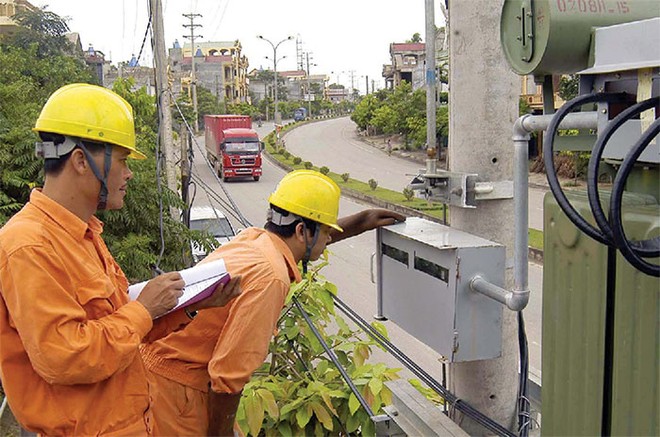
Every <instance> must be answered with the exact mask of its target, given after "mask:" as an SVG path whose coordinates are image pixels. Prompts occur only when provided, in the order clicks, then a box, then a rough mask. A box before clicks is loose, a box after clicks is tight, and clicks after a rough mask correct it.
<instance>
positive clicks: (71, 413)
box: [0, 84, 239, 436]
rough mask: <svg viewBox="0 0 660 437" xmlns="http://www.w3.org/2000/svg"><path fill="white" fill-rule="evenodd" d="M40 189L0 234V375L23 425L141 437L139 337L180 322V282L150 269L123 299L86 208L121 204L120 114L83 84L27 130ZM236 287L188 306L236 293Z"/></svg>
mask: <svg viewBox="0 0 660 437" xmlns="http://www.w3.org/2000/svg"><path fill="white" fill-rule="evenodd" d="M34 130H35V131H36V132H38V133H39V135H40V137H41V140H42V141H41V142H40V143H37V150H38V153H39V154H40V155H41V156H43V157H44V158H45V163H44V174H45V181H44V186H43V188H42V189H35V190H33V191H32V193H31V194H30V201H29V202H28V203H27V204H26V205H25V206H24V207H23V209H21V210H20V211H19V212H18V213H17V214H16V215H14V217H12V218H11V219H10V220H9V221H8V222H7V223H6V224H5V226H4V227H3V228H2V229H0V295H1V296H2V299H0V378H1V379H2V385H3V388H4V391H5V394H6V395H7V399H8V401H9V406H10V408H11V410H12V412H13V413H14V415H15V416H16V418H17V419H18V422H19V423H20V424H21V426H22V427H24V428H25V429H27V430H30V431H32V432H36V433H40V434H43V435H48V436H56V435H101V434H102V435H106V434H112V435H117V436H120V435H147V434H151V432H152V426H153V419H152V413H151V410H150V398H151V397H152V396H153V395H152V392H151V390H150V387H149V385H148V381H147V377H146V370H145V368H144V366H143V364H142V361H141V359H140V354H139V353H138V347H139V344H140V343H141V342H142V341H148V340H150V339H154V338H158V337H160V336H162V335H165V334H167V333H170V332H172V331H173V330H176V329H179V328H180V327H182V326H184V325H186V324H187V323H189V321H190V318H189V317H188V316H187V315H186V314H185V313H184V311H177V312H173V313H172V314H170V315H168V316H165V317H162V318H160V319H158V322H155V321H154V319H156V318H157V317H159V316H162V315H163V314H165V313H166V312H167V311H169V310H170V309H171V308H173V307H174V306H175V304H176V303H177V299H178V298H179V297H180V296H181V294H182V289H183V286H184V281H183V279H182V278H181V275H180V274H179V273H177V272H172V273H165V274H162V275H160V276H158V277H156V278H154V279H153V280H151V281H149V283H148V284H147V285H146V286H145V287H144V290H143V291H142V293H141V294H140V295H139V296H138V298H137V300H136V301H133V302H129V298H128V294H127V290H128V281H127V279H126V277H125V276H124V273H123V272H122V270H121V268H120V267H119V266H118V265H117V263H116V262H115V260H114V259H113V257H112V255H111V254H110V252H109V251H108V249H107V247H106V245H105V243H104V242H103V239H102V238H101V232H102V231H103V224H102V223H101V221H100V220H98V219H97V218H96V217H95V216H94V213H95V212H96V210H103V209H106V210H112V209H119V208H121V207H122V206H123V205H124V196H126V192H127V191H126V190H127V187H128V181H129V180H130V179H131V178H132V176H133V173H132V172H131V171H130V170H129V168H128V166H127V162H126V161H127V159H128V158H137V159H141V158H144V155H143V154H142V153H140V152H139V151H138V150H137V149H136V148H135V129H134V122H133V113H132V108H131V106H130V105H129V104H128V102H126V101H125V100H124V99H122V98H121V97H120V96H119V95H117V94H115V93H113V92H112V91H110V90H107V89H105V88H101V87H97V86H94V85H88V84H72V85H67V86H65V87H62V88H60V89H59V90H57V91H56V92H55V93H54V94H53V95H52V96H51V97H50V99H49V100H48V102H47V103H46V104H45V106H44V107H43V109H42V111H41V114H40V115H39V118H38V120H37V122H36V127H35V128H34ZM237 283H238V281H235V282H234V283H230V285H228V286H226V287H224V289H218V290H217V292H216V293H215V295H214V297H213V298H211V299H209V300H206V301H204V302H203V303H201V305H198V306H197V307H196V308H192V310H195V309H202V308H207V307H209V306H218V305H223V304H226V302H227V301H228V300H229V299H231V298H232V297H235V295H237V294H238V292H239V289H238V287H237Z"/></svg>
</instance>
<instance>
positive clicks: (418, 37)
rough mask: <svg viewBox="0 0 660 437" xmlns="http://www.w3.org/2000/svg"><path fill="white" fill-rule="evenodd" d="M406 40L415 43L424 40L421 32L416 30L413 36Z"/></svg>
mask: <svg viewBox="0 0 660 437" xmlns="http://www.w3.org/2000/svg"><path fill="white" fill-rule="evenodd" d="M406 42H408V43H413V44H416V43H420V42H422V36H421V35H420V34H419V32H415V33H413V36H412V37H411V38H410V39H409V40H407V41H406Z"/></svg>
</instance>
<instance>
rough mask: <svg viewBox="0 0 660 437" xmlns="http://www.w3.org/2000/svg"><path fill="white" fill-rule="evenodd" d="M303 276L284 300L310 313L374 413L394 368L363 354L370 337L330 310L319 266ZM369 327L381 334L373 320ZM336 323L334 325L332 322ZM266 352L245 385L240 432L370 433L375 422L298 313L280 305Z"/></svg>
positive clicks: (386, 398) (330, 291) (387, 397)
mask: <svg viewBox="0 0 660 437" xmlns="http://www.w3.org/2000/svg"><path fill="white" fill-rule="evenodd" d="M323 261H324V262H323V263H322V264H321V266H319V267H316V268H314V269H313V270H312V271H311V272H308V273H307V274H306V275H304V276H303V280H302V281H301V282H300V283H298V284H294V285H293V286H292V287H291V291H290V293H289V296H288V297H287V306H289V307H291V306H292V305H293V303H292V302H291V301H292V300H293V297H294V296H295V299H296V300H297V302H298V303H299V305H300V306H301V307H303V308H304V309H305V311H306V312H307V313H308V314H309V317H310V319H311V322H312V324H313V325H314V326H315V329H316V330H317V331H318V332H319V333H320V334H321V336H322V337H324V338H325V339H326V341H327V342H328V346H329V347H330V348H331V349H333V350H334V351H335V353H336V354H337V358H338V359H339V361H340V363H341V365H342V366H343V367H344V369H346V372H347V373H348V375H349V377H350V378H351V379H352V380H353V381H354V384H355V386H356V387H357V389H358V390H359V391H360V393H362V395H363V396H364V399H365V400H366V402H368V404H369V406H370V407H371V409H372V410H373V412H374V413H376V414H379V413H381V412H382V408H383V407H384V406H386V405H390V404H391V403H392V393H391V391H390V390H389V389H388V388H387V386H386V385H385V382H387V381H391V380H395V379H398V378H399V375H398V371H399V369H393V368H388V367H387V365H385V364H384V363H372V360H370V359H369V358H370V357H371V355H372V348H373V347H375V342H374V341H373V340H370V339H369V338H368V337H366V338H365V335H364V333H362V332H361V331H357V330H353V329H352V328H351V327H350V326H349V325H348V323H347V322H346V321H345V320H344V319H343V318H342V317H341V316H340V315H339V314H338V312H337V311H336V309H335V304H334V299H333V297H332V296H333V295H336V294H337V287H336V286H335V285H334V284H332V283H330V282H328V281H327V280H326V279H325V278H324V277H323V276H321V275H320V274H319V273H318V271H319V270H320V269H321V268H322V267H323V266H324V265H326V264H327V263H328V260H327V258H326V257H325V256H324V259H323ZM372 326H373V327H374V328H375V329H376V330H377V331H379V332H380V333H381V334H382V335H384V336H387V330H386V328H385V326H384V325H382V324H381V323H380V322H372ZM335 327H336V328H335ZM269 351H270V354H269V355H268V358H267V361H266V362H265V363H264V365H263V366H262V367H261V368H260V369H258V370H257V371H256V372H255V374H254V376H253V377H252V378H251V379H250V381H249V382H248V383H247V384H246V385H245V388H244V389H243V394H242V396H241V403H240V406H239V408H238V411H237V412H236V422H237V423H238V426H239V427H240V428H241V431H242V432H243V434H244V435H246V436H264V435H266V436H291V435H294V436H313V435H315V436H330V435H343V436H349V435H350V436H365V437H366V436H373V435H375V434H376V430H375V429H374V423H373V421H372V420H371V418H370V417H369V415H368V413H367V412H366V411H365V409H363V408H360V404H359V402H358V400H357V398H356V397H355V395H354V394H353V392H352V391H351V389H350V388H349V387H348V385H346V383H345V382H344V380H343V379H342V377H341V374H340V373H339V372H338V371H337V368H336V366H335V365H334V363H333V362H332V361H331V360H330V358H328V357H327V355H326V354H325V353H324V349H323V347H322V346H321V343H320V342H319V341H318V340H317V339H316V337H315V335H314V334H313V333H312V329H311V328H310V326H309V325H308V324H307V322H306V321H305V319H304V318H303V316H302V315H301V313H300V312H299V311H297V310H295V309H294V310H292V311H289V310H288V309H285V310H284V311H283V312H282V316H281V317H280V323H279V326H278V330H277V335H276V336H275V338H273V340H272V341H271V344H270V350H269Z"/></svg>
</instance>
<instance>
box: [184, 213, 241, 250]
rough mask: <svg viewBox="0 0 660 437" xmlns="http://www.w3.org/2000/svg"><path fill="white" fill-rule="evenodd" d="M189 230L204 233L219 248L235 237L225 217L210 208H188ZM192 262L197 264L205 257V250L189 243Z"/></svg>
mask: <svg viewBox="0 0 660 437" xmlns="http://www.w3.org/2000/svg"><path fill="white" fill-rule="evenodd" d="M190 229H192V230H195V231H205V232H208V233H209V234H211V235H213V237H215V240H216V241H217V242H218V245H219V246H222V245H223V244H224V243H227V242H228V241H229V240H230V239H231V238H232V237H234V236H235V235H236V231H234V228H233V227H232V225H231V223H230V222H229V220H228V219H227V217H226V216H225V215H224V214H223V213H222V212H221V211H219V210H218V209H217V208H214V207H212V206H194V207H192V208H190ZM191 248H192V256H193V261H194V262H195V263H198V262H199V261H201V260H202V259H204V257H205V256H206V255H208V253H207V251H206V249H205V248H203V247H200V246H199V245H198V244H197V243H196V242H194V241H193V242H191Z"/></svg>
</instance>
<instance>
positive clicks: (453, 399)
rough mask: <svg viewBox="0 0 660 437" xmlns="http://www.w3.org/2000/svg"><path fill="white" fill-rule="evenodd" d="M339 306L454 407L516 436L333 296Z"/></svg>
mask: <svg viewBox="0 0 660 437" xmlns="http://www.w3.org/2000/svg"><path fill="white" fill-rule="evenodd" d="M332 297H333V299H334V301H335V304H336V305H337V308H339V310H340V311H341V312H342V313H344V314H346V316H347V317H349V318H350V319H351V320H352V321H353V322H354V323H355V324H357V325H358V326H359V327H360V328H361V329H362V330H363V331H364V332H366V333H367V334H368V335H369V336H370V337H372V338H373V339H374V340H375V341H376V342H377V343H378V344H379V345H380V346H382V347H383V348H384V349H385V350H386V351H387V352H389V353H390V354H392V356H394V357H395V358H396V359H397V360H398V361H399V362H401V364H403V365H404V366H405V367H406V368H407V369H408V370H410V371H411V372H412V373H413V374H415V376H417V377H418V378H420V379H421V380H422V381H423V382H424V383H425V384H426V385H427V386H429V387H430V388H431V389H432V390H433V391H435V392H436V393H438V394H439V395H440V396H441V397H442V398H443V399H444V400H445V402H449V403H450V404H451V405H452V408H454V409H456V410H458V411H460V412H462V413H463V414H465V415H466V416H468V417H470V418H471V419H473V420H474V421H475V422H477V423H479V424H480V425H482V426H484V427H485V428H487V429H489V430H490V431H492V432H494V433H496V434H497V435H503V436H508V437H516V434H514V433H512V432H511V431H509V430H508V429H506V428H505V427H503V426H502V425H500V424H499V423H497V422H495V421H494V420H493V419H491V418H490V417H488V416H486V415H485V414H483V413H482V412H480V411H479V410H477V409H476V408H474V407H473V406H471V405H470V404H468V403H467V402H465V401H463V400H462V399H460V398H458V397H457V396H456V395H454V394H453V393H451V392H450V391H449V390H448V389H447V388H446V387H444V386H442V385H441V384H440V383H439V382H438V381H436V380H435V379H434V378H433V377H431V376H430V375H429V374H428V373H426V372H425V371H424V370H423V369H422V368H421V367H419V365H417V363H415V362H414V361H412V360H411V359H410V358H409V357H408V356H406V355H405V354H404V353H403V352H401V351H400V350H399V349H398V348H397V347H396V346H394V345H393V344H392V343H391V342H390V341H389V340H388V339H387V338H385V336H383V335H382V334H381V333H380V332H379V331H378V330H376V329H375V328H374V327H373V326H371V325H370V324H369V323H367V321H366V320H364V319H363V318H362V317H360V316H359V315H358V314H357V313H356V312H355V311H354V310H353V309H351V308H350V307H349V306H348V305H346V304H345V303H344V302H343V301H342V300H341V299H340V298H339V297H337V296H335V295H333V296H332Z"/></svg>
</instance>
